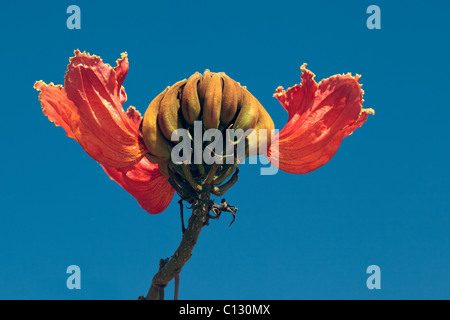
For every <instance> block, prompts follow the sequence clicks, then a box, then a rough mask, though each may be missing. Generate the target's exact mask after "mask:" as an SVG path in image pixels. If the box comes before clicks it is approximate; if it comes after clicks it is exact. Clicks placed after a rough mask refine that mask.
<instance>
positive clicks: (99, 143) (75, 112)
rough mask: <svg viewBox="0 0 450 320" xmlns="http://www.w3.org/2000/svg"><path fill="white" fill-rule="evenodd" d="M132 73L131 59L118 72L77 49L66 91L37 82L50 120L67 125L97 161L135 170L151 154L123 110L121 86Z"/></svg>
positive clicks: (71, 63)
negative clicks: (129, 73)
mask: <svg viewBox="0 0 450 320" xmlns="http://www.w3.org/2000/svg"><path fill="white" fill-rule="evenodd" d="M127 71H128V60H127V58H126V56H122V59H120V60H118V61H117V67H116V68H115V69H113V68H112V67H111V66H110V65H108V64H105V63H103V62H102V61H101V59H100V58H99V57H97V56H90V55H88V54H85V53H80V52H79V51H75V57H73V58H71V59H70V64H69V66H68V71H67V73H66V77H65V87H64V88H62V87H61V86H54V85H53V84H50V85H46V84H45V83H43V82H42V81H40V82H37V83H36V84H35V88H36V89H37V90H40V91H41V94H40V95H39V99H40V100H41V103H42V108H43V112H44V114H46V115H47V116H48V117H49V120H50V121H53V122H55V124H56V125H60V126H62V127H63V128H64V129H65V130H66V133H67V135H68V136H69V137H72V138H74V139H75V140H77V141H78V143H79V144H80V145H81V146H82V147H83V149H84V150H85V151H86V152H87V153H88V154H89V155H90V156H91V157H92V158H94V160H96V161H98V162H100V163H101V164H103V165H106V166H111V167H128V166H132V165H134V164H136V163H138V162H139V161H140V160H141V159H142V157H143V156H144V155H145V154H146V153H147V149H146V148H145V145H144V143H143V142H142V140H141V139H140V137H139V133H138V126H136V124H135V121H134V120H133V119H130V118H129V117H128V116H127V114H126V113H125V111H124V110H123V107H122V102H123V101H125V99H126V95H125V91H124V90H123V87H122V86H121V84H122V82H123V80H124V78H125V75H126V73H127ZM116 72H117V73H116Z"/></svg>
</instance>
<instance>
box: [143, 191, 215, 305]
mask: <svg viewBox="0 0 450 320" xmlns="http://www.w3.org/2000/svg"><path fill="white" fill-rule="evenodd" d="M210 209H211V203H210V193H209V191H207V190H202V191H200V192H198V193H197V194H196V195H195V198H194V201H193V203H192V214H191V217H190V218H189V221H188V226H187V228H186V230H185V232H184V233H183V237H182V239H181V242H180V245H179V246H178V248H177V250H176V251H175V253H174V254H173V256H172V257H171V258H170V259H169V260H168V261H167V262H166V263H165V264H163V265H161V266H160V269H159V271H158V272H157V273H156V274H155V276H154V277H153V279H152V284H151V286H150V289H149V290H148V293H147V296H146V298H145V299H146V300H160V299H161V298H163V294H164V291H163V290H164V288H165V287H166V286H167V284H168V283H169V282H170V281H171V280H172V279H173V278H174V277H175V276H176V275H177V274H179V273H180V272H181V269H182V268H183V266H184V265H185V264H186V262H187V261H188V260H189V259H190V258H191V256H192V250H193V249H194V246H195V244H196V243H197V240H198V236H199V234H200V231H201V230H202V228H203V226H204V225H205V224H206V223H207V222H208V214H209V211H210ZM177 295H178V294H177Z"/></svg>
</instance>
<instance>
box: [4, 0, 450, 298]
mask: <svg viewBox="0 0 450 320" xmlns="http://www.w3.org/2000/svg"><path fill="white" fill-rule="evenodd" d="M71 4H77V5H79V7H80V8H81V17H82V18H81V19H82V20H81V30H68V29H67V27H66V19H67V17H68V14H66V8H67V7H68V6H69V5H71ZM371 4H376V5H378V6H379V7H380V8H381V29H380V30H369V29H368V28H367V27H366V20H367V18H368V17H369V15H368V14H367V13H366V9H367V7H368V6H369V5H371ZM449 10H450V5H449V3H448V2H444V1H427V2H423V1H420V2H419V1H408V2H403V1H402V2H401V1H375V2H372V1H341V2H340V3H338V2H335V1H326V2H320V3H319V2H314V1H299V0H296V1H277V2H275V1H273V2H269V1H265V2H264V1H243V0H241V1H226V2H223V1H220V2H219V1H195V3H193V2H192V1H174V2H170V3H169V2H166V1H147V2H145V4H144V2H141V1H131V0H130V1H125V2H123V1H120V2H119V1H96V2H93V1H76V2H68V1H53V2H51V1H47V2H45V3H44V2H39V3H33V4H28V3H27V4H23V3H18V2H8V3H5V4H2V11H1V13H0V29H1V33H2V50H1V52H0V58H1V60H0V61H2V71H3V75H4V76H3V77H1V78H0V82H1V86H0V87H1V88H2V104H1V105H2V109H3V116H2V119H3V121H2V125H1V126H0V133H1V136H2V137H3V139H2V151H1V152H2V166H3V170H1V181H2V182H3V183H2V184H1V186H0V199H1V203H2V206H1V209H0V212H1V213H0V299H136V298H137V297H138V296H139V295H144V294H146V292H147V290H148V288H149V285H150V281H151V278H152V277H153V274H154V273H155V272H156V271H157V267H158V261H159V259H160V258H165V257H168V256H170V255H172V254H173V252H174V250H175V249H176V247H177V246H178V243H179V241H180V238H181V231H180V221H179V209H178V204H177V199H174V200H173V201H172V203H171V205H170V206H169V207H168V209H167V210H166V211H165V212H164V213H162V214H159V215H155V216H151V215H149V214H147V213H146V212H144V211H143V210H142V209H141V208H140V207H139V205H138V204H137V202H136V201H135V200H134V199H133V198H132V197H131V196H130V195H129V194H128V193H127V192H125V191H124V190H122V189H121V188H120V187H119V186H118V185H116V184H115V183H114V182H112V181H111V180H110V179H109V178H108V177H107V176H106V174H104V172H103V170H102V169H101V167H100V166H99V165H98V164H97V163H96V162H95V161H93V160H92V159H91V158H90V157H89V156H88V155H87V154H86V153H84V151H83V150H82V148H81V147H80V146H79V145H78V144H77V143H76V142H75V141H73V140H71V139H68V138H67V137H66V136H65V134H64V132H63V130H62V129H61V128H56V127H54V125H53V124H51V123H50V122H49V121H48V120H47V119H46V117H45V116H43V114H42V112H41V108H40V104H39V102H38V100H37V95H38V94H37V92H36V91H35V90H34V89H33V84H34V82H35V81H36V80H41V79H42V80H44V81H46V82H55V83H63V77H64V73H65V71H66V66H67V64H68V59H69V57H70V56H72V55H73V50H75V49H80V50H81V51H84V50H86V51H88V52H90V53H92V54H97V55H100V56H101V57H102V58H103V60H104V61H105V62H109V63H111V64H114V63H115V60H116V59H117V58H119V57H120V53H121V52H124V51H126V52H128V55H129V60H130V71H129V73H128V76H127V78H126V80H125V83H124V86H125V88H126V92H127V95H128V101H127V102H126V104H125V107H128V106H129V105H134V106H136V107H137V108H138V110H140V111H141V112H144V111H145V109H146V107H147V105H148V104H149V102H150V101H151V100H152V99H153V97H155V96H156V95H157V94H158V93H159V92H161V91H162V90H163V89H164V88H165V87H166V86H168V85H171V84H173V83H175V82H176V81H178V80H180V79H184V78H187V77H189V76H190V75H191V74H192V73H194V72H196V71H199V72H202V71H203V70H204V69H210V70H212V71H224V72H226V73H227V74H228V75H230V76H231V77H232V78H233V79H236V80H237V81H239V82H241V83H242V84H243V85H247V87H248V88H249V90H250V91H251V92H252V94H253V95H255V96H256V97H257V98H258V99H259V100H260V102H261V103H262V104H263V105H264V106H265V108H266V109H267V110H268V111H269V113H270V114H271V116H272V118H273V119H274V121H275V124H276V126H277V127H278V128H282V127H283V125H284V124H285V122H286V120H287V114H286V113H285V111H284V109H283V108H282V107H281V105H279V103H278V102H277V101H276V99H274V98H273V97H272V94H273V93H274V91H275V89H276V88H277V87H278V86H279V85H282V86H284V87H285V88H287V87H290V86H292V85H294V84H296V83H298V82H299V77H300V69H299V68H300V66H301V65H302V63H308V68H310V70H312V71H313V72H314V73H315V74H316V80H320V79H322V78H326V77H329V76H331V75H334V74H338V73H347V72H351V73H352V74H356V73H358V74H361V75H362V78H361V80H360V82H361V83H363V89H364V90H365V95H364V99H365V102H364V106H365V107H367V108H369V107H370V108H374V109H375V111H376V115H375V116H371V117H370V118H369V120H368V121H367V123H366V124H364V126H363V127H362V128H360V129H358V130H357V131H356V132H355V133H354V134H353V135H351V136H350V137H348V138H345V139H344V141H343V143H342V146H341V148H340V149H339V151H338V152H337V154H336V156H335V157H334V158H333V159H332V160H331V161H330V162H329V163H328V164H326V165H325V166H323V167H321V168H319V169H318V170H316V171H314V172H312V173H310V174H307V175H292V174H288V173H284V172H281V171H280V172H279V173H278V174H276V175H274V176H261V175H260V174H259V170H260V167H259V166H257V165H244V166H241V171H240V180H239V182H238V183H237V184H236V185H235V186H234V187H233V188H232V189H231V190H230V191H228V192H227V194H226V196H225V198H226V199H227V201H228V202H230V203H233V204H235V205H236V206H237V207H238V208H239V210H238V212H237V218H236V221H235V223H234V224H233V225H232V226H231V227H230V228H228V224H229V221H230V219H231V217H227V216H223V217H222V218H221V220H219V221H212V222H211V224H210V226H208V227H206V228H204V229H203V231H202V233H201V235H200V239H199V242H198V244H197V246H196V247H195V249H194V252H193V257H192V259H191V260H190V261H189V262H188V263H187V264H186V266H185V267H184V269H183V271H182V274H181V282H180V298H182V299H449V298H450V275H449V272H448V270H450V250H449V249H450V239H449V237H450V236H449V232H448V230H449V228H450V216H449V213H450V203H449V192H450V179H449V178H450V174H449V169H448V156H449V155H450V152H449V142H450V141H449V133H448V124H449V122H448V119H449V117H450V108H449V106H448V97H447V95H448V89H447V83H448V74H449V71H450V70H449V65H448V63H447V59H448V51H449V37H448V35H449V25H448V23H447V22H446V21H447V18H448V17H447V16H448V12H449ZM73 264H74V265H78V266H79V267H80V269H81V289H80V290H69V289H67V287H66V279H67V277H68V276H69V275H68V274H66V268H67V267H68V266H69V265H73ZM370 265H378V266H379V267H380V269H381V289H380V290H369V289H368V288H367V287H366V279H367V277H368V276H369V275H368V274H366V269H367V267H368V266H370ZM172 289H173V284H170V286H169V287H168V289H167V293H166V295H167V297H171V295H172Z"/></svg>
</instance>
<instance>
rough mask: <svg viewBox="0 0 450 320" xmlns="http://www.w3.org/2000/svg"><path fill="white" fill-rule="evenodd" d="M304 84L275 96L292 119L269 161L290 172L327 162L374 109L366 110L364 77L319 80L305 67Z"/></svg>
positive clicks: (273, 145) (304, 169)
mask: <svg viewBox="0 0 450 320" xmlns="http://www.w3.org/2000/svg"><path fill="white" fill-rule="evenodd" d="M301 70H302V75H301V79H302V82H301V85H298V84H297V85H295V86H293V87H291V88H289V89H288V90H287V91H285V90H283V88H282V87H278V88H277V90H276V93H275V94H274V96H275V97H276V98H277V99H278V101H280V103H281V105H282V106H283V107H284V108H285V109H286V111H287V112H288V114H289V118H288V122H287V124H286V125H285V126H284V128H283V129H282V130H281V131H280V133H279V134H278V135H277V136H276V137H275V138H274V143H273V144H272V146H271V147H270V148H269V150H268V151H267V156H268V158H269V160H270V161H271V162H272V163H274V164H275V165H277V166H278V167H279V168H280V169H281V170H283V171H286V172H290V173H308V172H311V171H313V170H315V169H317V168H319V167H320V166H323V165H324V164H325V163H327V162H328V161H329V160H330V159H331V158H332V157H333V156H334V154H335V153H336V151H337V150H338V148H339V146H340V145H341V142H342V139H344V138H345V137H346V136H348V135H350V134H352V132H353V131H354V130H355V129H357V128H359V127H360V126H362V125H363V123H364V122H365V121H366V120H367V116H368V115H369V114H374V110H373V109H363V108H362V103H363V101H364V100H363V98H362V95H363V93H364V92H363V90H362V89H361V85H360V84H359V82H358V80H359V78H360V76H358V75H357V76H354V77H353V76H351V75H350V74H346V75H335V76H332V77H330V78H327V79H324V80H322V81H320V82H319V83H317V82H316V81H315V80H314V77H315V75H314V74H313V73H312V72H311V71H309V70H307V69H306V64H304V65H303V66H302V67H301Z"/></svg>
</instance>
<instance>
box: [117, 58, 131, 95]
mask: <svg viewBox="0 0 450 320" xmlns="http://www.w3.org/2000/svg"><path fill="white" fill-rule="evenodd" d="M116 64H117V65H116V67H115V68H114V71H115V73H116V77H117V86H118V88H120V91H119V98H120V103H122V104H123V103H125V101H127V94H126V93H125V88H124V87H122V84H123V81H124V80H125V77H126V76H127V73H128V68H129V66H130V64H129V62H128V57H127V54H126V53H122V54H121V58H120V59H117V61H116Z"/></svg>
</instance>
